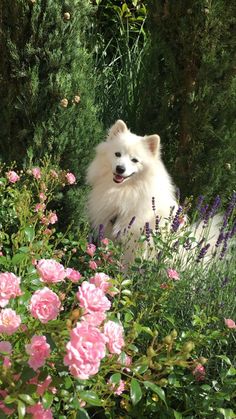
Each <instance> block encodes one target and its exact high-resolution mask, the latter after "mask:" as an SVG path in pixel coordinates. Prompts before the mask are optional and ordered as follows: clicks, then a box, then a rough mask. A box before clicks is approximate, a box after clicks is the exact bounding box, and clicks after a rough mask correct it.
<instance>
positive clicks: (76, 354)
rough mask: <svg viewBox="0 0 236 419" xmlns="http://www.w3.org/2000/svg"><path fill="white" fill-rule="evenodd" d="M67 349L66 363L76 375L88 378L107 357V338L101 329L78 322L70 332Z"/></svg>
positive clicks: (83, 378) (84, 378)
mask: <svg viewBox="0 0 236 419" xmlns="http://www.w3.org/2000/svg"><path fill="white" fill-rule="evenodd" d="M66 349H67V354H66V356H65V357H64V364H65V365H67V366H69V370H70V373H71V374H72V375H73V376H74V377H77V378H80V379H82V380H86V379H88V378H89V377H90V376H91V375H94V374H96V373H97V372H98V370H99V366H100V361H101V359H102V358H104V357H105V354H106V345H105V338H104V335H103V334H102V333H101V332H100V330H99V329H97V328H96V327H94V326H92V325H91V324H88V323H87V322H82V323H78V324H77V326H76V327H75V328H74V329H72V331H71V333H70V341H69V342H68V343H67V345H66Z"/></svg>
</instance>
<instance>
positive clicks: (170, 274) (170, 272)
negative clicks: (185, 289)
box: [166, 269, 179, 280]
mask: <svg viewBox="0 0 236 419" xmlns="http://www.w3.org/2000/svg"><path fill="white" fill-rule="evenodd" d="M166 271H167V275H168V277H169V278H171V279H175V280H178V279H179V274H178V272H177V271H175V270H174V269H167V270H166Z"/></svg>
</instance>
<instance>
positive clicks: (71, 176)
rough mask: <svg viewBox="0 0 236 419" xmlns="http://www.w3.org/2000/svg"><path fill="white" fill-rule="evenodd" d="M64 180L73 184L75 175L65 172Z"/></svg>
mask: <svg viewBox="0 0 236 419" xmlns="http://www.w3.org/2000/svg"><path fill="white" fill-rule="evenodd" d="M66 181H67V183H68V184H69V185H73V184H74V183H75V182H76V177H75V175H73V173H70V172H68V173H67V174H66Z"/></svg>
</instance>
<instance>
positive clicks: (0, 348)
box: [0, 340, 12, 355]
mask: <svg viewBox="0 0 236 419" xmlns="http://www.w3.org/2000/svg"><path fill="white" fill-rule="evenodd" d="M0 352H1V353H3V354H4V355H5V354H7V355H11V352H12V345H11V343H10V342H8V341H6V340H2V341H1V342H0Z"/></svg>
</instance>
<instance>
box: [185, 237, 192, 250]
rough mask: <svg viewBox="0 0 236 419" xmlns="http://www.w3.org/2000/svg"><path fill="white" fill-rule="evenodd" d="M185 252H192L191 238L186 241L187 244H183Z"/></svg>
mask: <svg viewBox="0 0 236 419" xmlns="http://www.w3.org/2000/svg"><path fill="white" fill-rule="evenodd" d="M183 246H184V249H185V250H191V247H192V242H191V240H190V239H189V237H188V238H187V239H186V241H185V243H184V244H183Z"/></svg>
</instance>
